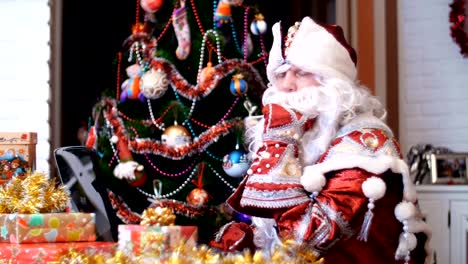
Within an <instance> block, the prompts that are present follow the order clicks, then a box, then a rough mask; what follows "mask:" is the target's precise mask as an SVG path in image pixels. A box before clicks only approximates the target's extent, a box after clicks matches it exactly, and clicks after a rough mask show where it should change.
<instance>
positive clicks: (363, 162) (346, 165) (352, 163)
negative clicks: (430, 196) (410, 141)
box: [301, 154, 417, 202]
mask: <svg viewBox="0 0 468 264" xmlns="http://www.w3.org/2000/svg"><path fill="white" fill-rule="evenodd" d="M352 168H360V169H363V170H365V171H368V172H370V173H372V174H376V175H378V174H382V173H384V172H386V171H387V170H391V171H392V172H394V173H400V174H401V175H402V176H403V186H404V190H403V196H404V200H407V201H411V202H416V197H417V195H416V189H415V187H414V185H413V183H412V181H411V179H410V175H409V169H408V165H407V164H406V162H405V161H404V160H402V159H399V158H396V157H394V156H388V155H379V156H377V157H371V156H362V155H357V154H350V155H335V156H333V157H330V158H329V159H327V160H325V161H324V162H322V163H318V164H315V165H311V166H307V167H305V168H304V171H306V172H307V174H304V175H303V176H302V177H301V182H305V183H307V182H308V181H307V180H306V179H302V178H304V177H317V175H325V174H326V173H328V172H331V171H337V170H343V169H352ZM312 187H313V186H306V185H304V188H305V189H306V190H307V189H310V188H312Z"/></svg>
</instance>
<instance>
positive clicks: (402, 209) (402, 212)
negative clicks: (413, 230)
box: [395, 201, 416, 222]
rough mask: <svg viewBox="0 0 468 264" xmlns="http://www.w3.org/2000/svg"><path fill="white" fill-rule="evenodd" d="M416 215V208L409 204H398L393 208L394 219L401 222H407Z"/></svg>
mask: <svg viewBox="0 0 468 264" xmlns="http://www.w3.org/2000/svg"><path fill="white" fill-rule="evenodd" d="M415 215H416V206H414V204H413V203H411V202H406V201H403V202H400V203H399V204H397V206H396V207H395V217H396V218H397V219H398V220H399V221H400V222H403V221H404V220H408V219H410V218H413V217H414V216H415Z"/></svg>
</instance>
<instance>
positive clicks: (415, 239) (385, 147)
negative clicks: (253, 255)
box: [212, 17, 431, 263]
mask: <svg viewBox="0 0 468 264" xmlns="http://www.w3.org/2000/svg"><path fill="white" fill-rule="evenodd" d="M273 36H274V42H273V47H272V49H271V51H270V58H269V63H268V67H267V75H268V79H269V81H270V86H269V88H268V89H267V90H266V91H265V93H264V96H263V104H264V108H263V109H264V110H263V114H264V115H263V116H261V117H259V121H258V122H252V118H250V119H249V120H247V125H248V126H250V128H249V129H248V130H247V135H246V136H247V138H248V139H250V148H249V150H250V154H251V157H252V160H253V164H252V167H251V169H250V170H249V171H248V175H247V176H246V177H245V179H244V181H243V182H242V183H241V185H240V186H239V187H238V189H237V190H236V191H235V193H234V194H233V195H232V196H231V197H230V198H229V199H228V204H229V205H230V206H231V207H232V208H233V209H234V210H236V211H238V212H240V213H244V214H249V215H251V216H254V219H253V225H252V226H251V227H252V232H253V234H254V236H253V241H252V242H253V243H255V245H256V246H257V247H263V248H264V247H269V246H272V245H274V244H275V243H277V242H278V241H280V240H284V239H294V240H295V241H298V242H299V243H301V244H303V245H306V246H309V247H310V248H311V249H313V250H315V251H316V252H317V253H318V254H320V256H322V257H323V258H324V260H325V262H326V263H395V262H397V263H424V262H429V258H430V255H431V254H430V252H429V246H428V241H429V237H430V232H429V228H428V226H427V225H426V224H425V222H424V221H423V219H422V216H421V214H420V212H419V208H418V205H417V199H416V192H415V189H414V186H413V185H412V182H411V180H410V178H409V173H408V167H407V165H406V163H405V162H404V160H403V159H402V156H401V153H400V150H399V146H398V143H397V141H396V140H395V138H394V136H393V134H392V131H391V130H390V128H389V127H388V126H387V125H386V124H385V123H384V122H383V121H382V120H383V119H384V118H385V114H386V112H385V110H384V109H383V107H382V105H381V103H380V102H379V101H378V100H377V99H376V98H375V97H374V96H372V95H371V94H370V93H369V91H368V90H367V89H366V88H365V87H363V86H361V85H359V84H358V82H357V81H356V61H357V57H356V53H355V51H354V49H353V48H352V47H351V46H350V45H349V44H348V43H347V42H346V40H345V38H344V35H343V32H342V30H341V28H340V27H338V26H336V25H320V24H317V23H316V22H314V21H313V20H312V19H310V18H308V17H306V18H304V19H303V20H302V21H301V22H298V23H296V24H295V25H294V26H293V27H291V28H290V29H289V31H288V34H287V36H286V38H285V42H284V45H283V44H282V36H281V31H280V25H279V23H277V24H275V25H274V26H273ZM235 227H236V223H230V224H228V226H226V227H224V228H223V229H222V230H221V232H220V233H219V234H218V236H217V237H216V239H215V240H214V241H213V243H212V245H213V246H218V247H221V248H224V249H228V250H235V249H240V248H239V247H236V246H237V245H244V247H247V246H245V245H249V243H246V241H242V243H239V241H236V240H232V239H231V240H229V243H226V241H227V240H226V238H229V237H230V234H229V232H230V231H233V230H235V231H236V232H239V230H240V229H237V230H236V228H235ZM242 232H244V233H249V232H250V231H246V230H245V226H244V225H242ZM239 237H242V239H243V240H245V236H239ZM249 237H250V236H249Z"/></svg>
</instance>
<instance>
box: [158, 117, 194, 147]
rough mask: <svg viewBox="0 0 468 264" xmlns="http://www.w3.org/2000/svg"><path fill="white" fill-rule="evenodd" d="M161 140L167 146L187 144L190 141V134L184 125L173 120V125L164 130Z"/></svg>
mask: <svg viewBox="0 0 468 264" xmlns="http://www.w3.org/2000/svg"><path fill="white" fill-rule="evenodd" d="M161 141H162V143H163V144H165V145H166V146H168V147H173V148H178V147H184V146H188V145H189V144H190V142H191V136H190V132H189V131H188V130H187V129H186V128H185V127H183V126H181V125H178V124H177V122H174V125H172V126H170V127H168V128H166V130H164V133H163V134H162V136H161Z"/></svg>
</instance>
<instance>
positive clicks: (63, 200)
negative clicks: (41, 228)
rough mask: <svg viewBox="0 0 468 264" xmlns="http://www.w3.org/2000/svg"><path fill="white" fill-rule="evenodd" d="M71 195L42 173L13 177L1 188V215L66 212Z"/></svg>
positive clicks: (29, 173) (63, 187)
mask: <svg viewBox="0 0 468 264" xmlns="http://www.w3.org/2000/svg"><path fill="white" fill-rule="evenodd" d="M69 198H70V194H69V192H68V190H66V189H65V186H63V185H57V184H56V182H55V179H49V178H48V177H47V176H46V175H45V174H44V173H41V172H28V173H27V174H26V176H24V177H13V178H11V180H10V181H8V183H6V184H5V185H3V186H1V187H0V213H2V214H10V213H20V214H36V213H58V212H63V211H65V209H66V207H67V204H68V201H69Z"/></svg>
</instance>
